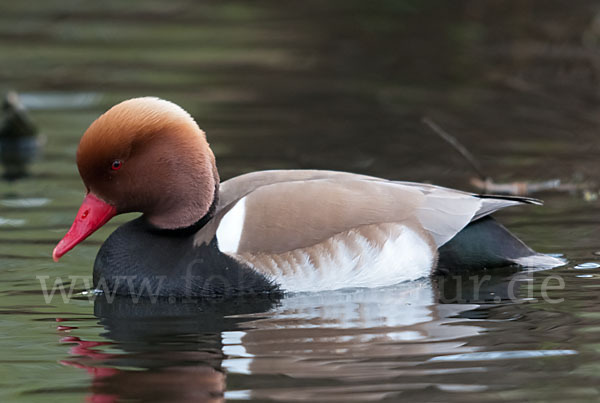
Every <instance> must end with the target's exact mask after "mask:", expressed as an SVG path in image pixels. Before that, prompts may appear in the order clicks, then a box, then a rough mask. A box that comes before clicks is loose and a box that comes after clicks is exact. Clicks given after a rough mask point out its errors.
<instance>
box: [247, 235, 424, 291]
mask: <svg viewBox="0 0 600 403" xmlns="http://www.w3.org/2000/svg"><path fill="white" fill-rule="evenodd" d="M389 235H390V236H389V238H388V239H387V240H386V241H385V242H384V243H383V244H381V245H378V244H376V243H374V242H373V241H372V240H370V239H368V238H366V237H364V236H363V235H361V234H360V232H358V231H351V232H349V233H344V234H338V235H336V236H334V237H332V238H331V239H329V240H327V241H325V242H324V243H323V244H321V245H315V246H313V247H310V248H307V249H312V250H307V249H297V250H295V251H292V252H290V254H287V255H275V256H273V258H271V259H270V261H269V262H268V263H267V264H266V266H267V267H259V266H258V265H256V266H255V265H253V262H252V261H253V260H254V259H253V258H252V257H251V256H247V255H245V256H244V257H243V258H242V260H244V261H246V263H248V264H250V265H251V266H253V267H254V268H255V269H256V270H257V271H259V272H261V273H265V274H266V275H267V277H269V278H270V279H271V280H273V281H274V282H275V283H276V284H279V285H280V287H281V288H282V289H283V290H285V291H289V292H304V291H309V292H314V291H325V290H337V289H341V288H349V287H381V286H387V285H392V284H398V283H401V282H403V281H409V280H416V279H419V278H422V277H426V276H429V275H430V274H431V269H432V265H433V261H434V252H432V250H431V247H430V246H429V244H427V242H425V240H424V239H423V238H421V237H420V236H419V235H418V234H417V233H416V232H414V231H413V230H411V229H410V228H408V227H405V226H401V225H400V224H397V227H396V228H395V230H394V231H390V233H389ZM314 248H316V249H318V251H316V250H315V249H314ZM315 252H317V253H319V259H318V265H316V264H315V262H314V261H313V259H311V253H312V254H313V256H314V253H315ZM258 261H259V260H257V263H258ZM261 261H262V262H264V261H265V260H264V259H261ZM263 264H264V263H263Z"/></svg>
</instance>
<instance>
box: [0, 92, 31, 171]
mask: <svg viewBox="0 0 600 403" xmlns="http://www.w3.org/2000/svg"><path fill="white" fill-rule="evenodd" d="M2 112H3V119H2V121H1V123H0V162H2V165H3V166H4V178H6V179H8V180H15V179H19V178H22V177H24V176H27V174H28V170H27V166H28V165H29V163H30V162H31V161H32V160H33V159H34V158H35V157H36V156H37V154H38V151H39V146H40V143H39V141H38V137H37V133H38V130H37V128H36V127H35V125H34V124H33V122H32V121H31V119H30V118H29V116H28V114H27V111H26V109H25V107H24V106H23V105H22V104H21V103H20V101H19V96H18V95H17V93H16V92H12V91H11V92H8V93H7V94H6V96H5V97H4V101H3V103H2Z"/></svg>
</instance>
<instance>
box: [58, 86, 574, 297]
mask: <svg viewBox="0 0 600 403" xmlns="http://www.w3.org/2000/svg"><path fill="white" fill-rule="evenodd" d="M77 166H78V168H79V173H80V175H81V178H82V179H83V182H84V184H85V186H86V189H87V195H86V196H85V199H84V200H83V204H82V206H81V208H80V209H79V212H78V213H77V216H76V217H75V220H74V222H73V225H72V226H71V229H70V230H69V231H68V232H67V234H66V235H65V236H64V238H63V239H62V240H61V241H60V242H59V243H58V245H57V246H56V248H55V249H54V253H53V258H54V260H58V259H59V258H60V257H61V256H63V255H64V254H65V253H67V252H68V251H69V250H70V249H71V248H73V247H74V246H75V245H77V244H78V243H80V242H81V241H83V240H84V239H85V238H87V237H88V236H89V235H90V234H92V233H93V232H94V231H96V230H97V229H98V228H99V227H101V226H102V225H104V224H105V223H106V222H107V221H108V220H110V219H111V217H113V216H114V215H116V214H120V213H127V212H141V213H143V215H142V216H141V217H140V218H137V219H135V220H133V221H130V222H128V223H126V224H124V225H122V226H120V227H119V228H118V229H117V230H116V231H115V232H114V233H113V234H112V235H111V236H110V237H109V238H108V239H107V240H106V242H105V243H104V244H103V245H102V247H101V249H100V251H99V252H98V255H97V257H96V261H95V264H94V286H95V287H96V288H102V289H104V291H105V292H110V293H116V294H136V295H149V296H152V295H161V296H162V295H164V296H209V295H216V294H228V295H231V294H236V293H262V292H279V291H281V290H283V291H319V290H333V289H339V288H344V287H376V286H385V285H390V284H395V283H399V282H402V281H407V280H415V279H418V278H421V277H424V276H429V275H431V274H432V273H434V272H435V271H436V269H438V270H446V271H453V270H464V269H471V268H480V267H481V268H482V267H494V266H506V265H510V264H517V265H521V266H538V267H540V266H541V267H552V266H556V265H560V264H562V263H563V262H562V260H559V259H557V258H554V257H550V256H547V255H543V254H538V253H536V252H534V251H533V250H531V249H530V248H528V247H527V246H526V245H525V244H524V243H522V242H521V241H520V240H519V239H518V238H516V237H515V236H514V235H512V234H511V233H510V232H508V231H507V230H506V229H505V228H504V227H502V226H501V225H500V224H498V223H496V222H495V221H494V220H493V219H491V218H489V217H488V216H489V214H491V213H493V212H495V211H497V210H499V209H502V208H504V207H508V206H513V205H519V204H523V203H530V204H531V203H533V204H538V201H536V200H534V199H528V198H517V197H501V196H485V195H476V194H471V193H466V192H462V191H458V190H453V189H448V188H443V187H439V186H433V185H428V184H420V183H411V182H397V181H389V180H385V179H380V178H375V177H370V176H364V175H357V174H351V173H345V172H333V171H318V170H279V171H262V172H253V173H249V174H245V175H241V176H238V177H235V178H233V179H230V180H228V181H225V182H222V183H221V182H220V181H219V174H218V172H217V167H216V165H215V157H214V155H213V153H212V151H211V150H210V148H209V145H208V143H207V141H206V137H205V135H204V132H203V131H202V130H200V128H199V127H198V125H197V124H196V122H195V121H194V119H193V118H192V117H191V116H190V115H189V114H188V113H187V112H186V111H184V110H183V109H182V108H180V107H179V106H177V105H175V104H173V103H171V102H168V101H165V100H161V99H158V98H149V97H148V98H136V99H130V100H127V101H124V102H122V103H120V104H118V105H116V106H114V107H112V108H111V109H110V110H108V111H107V112H106V113H104V114H103V115H102V116H100V117H99V118H98V119H97V120H96V121H95V122H93V123H92V125H91V126H90V127H89V128H88V129H87V131H86V132H85V134H84V135H83V137H82V139H81V142H80V143H79V148H78V150H77Z"/></svg>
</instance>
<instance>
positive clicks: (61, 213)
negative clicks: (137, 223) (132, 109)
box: [0, 0, 600, 402]
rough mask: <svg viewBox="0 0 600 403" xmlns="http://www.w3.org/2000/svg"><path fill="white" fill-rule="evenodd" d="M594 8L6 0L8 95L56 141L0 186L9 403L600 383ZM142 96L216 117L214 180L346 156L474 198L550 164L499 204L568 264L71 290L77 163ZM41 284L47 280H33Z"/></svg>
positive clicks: (552, 388)
mask: <svg viewBox="0 0 600 403" xmlns="http://www.w3.org/2000/svg"><path fill="white" fill-rule="evenodd" d="M599 12H600V8H599V7H598V5H597V4H596V3H595V2H592V1H579V2H577V3H572V4H571V3H565V2H555V1H544V2H542V1H504V2H485V3H483V2H479V1H466V0H463V1H434V0H431V1H385V0H381V1H376V2H364V1H359V0H356V1H355V0H350V1H348V0H345V1H328V2H320V1H303V2H295V3H289V2H288V3H286V4H283V3H281V2H277V1H272V0H262V1H257V2H252V3H247V2H241V1H239V2H237V1H225V2H224V1H220V2H203V3H201V4H200V3H198V2H192V1H185V0H175V1H170V2H159V1H153V2H144V3H143V4H142V2H137V1H135V2H125V3H124V2H121V1H116V0H108V1H103V2H100V3H82V2H63V1H58V0H56V1H29V2H3V3H2V4H1V5H0V60H1V61H2V63H0V90H8V89H16V90H18V91H19V92H21V93H22V95H23V98H22V99H23V102H24V103H25V104H26V105H28V106H29V107H30V110H31V115H32V118H33V119H34V120H35V122H36V123H37V124H38V126H39V127H40V128H41V130H42V132H43V133H44V135H45V136H46V137H47V145H46V148H45V151H44V155H43V157H42V158H40V159H39V160H38V161H37V162H36V163H35V164H34V165H33V166H32V167H31V176H30V177H29V178H26V179H23V180H20V181H15V182H10V183H9V182H2V183H0V281H1V283H2V286H1V288H0V293H1V299H0V305H1V307H0V313H1V315H2V316H1V320H0V327H1V328H2V329H1V332H0V334H1V339H0V346H1V348H2V352H3V354H2V361H3V362H2V366H1V367H0V371H2V377H1V379H2V381H1V391H0V399H1V400H2V401H23V402H32V401H44V402H48V401H61V402H62V401H86V400H87V401H121V400H132V401H169V402H172V401H220V400H222V399H224V398H226V399H228V400H236V399H240V400H245V399H257V400H279V401H293V400H305V401H325V400H332V401H352V400H361V401H362V400H385V399H389V400H397V399H400V398H401V399H406V400H407V401H428V402H429V401H457V402H458V401H460V402H465V401H467V402H468V401H473V402H482V401H515V402H518V401H524V400H532V401H551V400H555V401H595V400H598V396H599V394H600V391H599V388H598V386H597V384H598V374H599V373H600V371H599V370H600V367H599V366H598V358H599V353H600V344H599V342H598V340H599V339H598V335H599V332H600V314H599V308H600V298H599V295H600V294H599V293H598V292H599V291H600V269H598V264H600V257H599V256H598V252H599V251H600V247H599V245H598V240H599V239H600V226H599V225H598V224H600V223H599V219H598V217H599V216H600V215H599V214H600V209H599V204H598V203H599V202H598V200H597V199H598V190H597V186H596V183H597V181H598V169H597V167H598V158H599V157H600V141H599V138H598V130H599V128H600V113H599V112H600V99H599V97H598V88H599V85H598V77H599V76H600V74H599V73H600V71H599V70H598V50H599V46H600V28H599V27H598V19H599V18H600V17H599V15H600V14H599ZM141 95H155V96H161V97H164V98H168V99H170V100H172V101H174V102H177V103H179V104H180V105H182V106H183V107H184V108H186V109H187V110H188V111H189V112H190V113H192V115H193V116H194V117H195V118H196V120H197V121H198V123H199V124H200V126H201V127H202V128H203V129H204V130H205V131H206V132H207V133H208V137H209V141H210V143H211V146H212V147H213V149H214V151H215V154H216V156H217V160H218V164H219V167H220V172H221V176H222V178H224V179H227V178H229V177H232V176H234V175H237V174H241V173H244V172H249V171H253V170H258V169H274V168H319V169H338V170H346V171H353V172H358V173H364V174H371V175H377V176H382V177H386V178H392V179H401V180H414V181H423V182H432V183H436V184H440V185H445V186H451V187H457V188H461V189H465V190H476V189H474V188H473V187H472V184H471V179H472V178H474V177H475V176H476V174H475V173H474V172H473V170H472V169H471V168H470V167H469V165H468V164H467V163H466V162H465V160H464V159H463V158H462V157H461V156H460V155H459V154H458V153H456V152H455V150H453V149H452V148H450V147H449V146H448V145H447V144H446V143H444V142H443V141H441V140H440V139H439V137H437V136H436V135H434V134H433V133H432V132H431V131H429V130H428V129H427V128H426V127H425V126H424V125H423V124H422V123H421V119H422V118H423V117H424V116H428V117H430V118H431V119H434V120H435V121H436V122H437V123H438V124H440V125H441V126H443V127H444V128H445V129H446V130H447V131H449V132H451V133H453V134H454V135H455V136H456V137H457V138H459V139H460V141H461V142H462V143H463V144H464V145H465V146H466V147H467V148H468V149H469V150H471V152H472V153H473V154H474V155H475V156H476V158H477V159H478V160H479V162H480V163H481V165H482V167H483V169H484V170H485V173H486V174H487V175H489V176H491V177H492V178H493V179H494V181H496V182H499V183H500V182H501V183H512V182H515V181H519V182H541V181H548V180H560V182H561V183H562V184H566V185H568V186H565V187H566V188H570V189H572V190H571V191H562V190H558V189H557V190H554V191H546V192H544V193H538V194H535V195H534V196H535V197H539V198H543V199H544V200H545V202H546V205H545V206H544V207H529V206H528V207H522V208H514V209H510V210H509V211H506V212H503V213H501V214H499V215H498V219H499V220H500V221H501V222H502V223H504V224H505V225H506V226H507V227H509V228H510V229H511V230H513V231H514V232H515V233H516V234H518V235H519V236H520V237H521V238H522V239H523V240H524V241H525V242H527V243H528V244H529V245H531V246H532V247H533V248H535V249H536V250H539V251H541V252H548V253H561V254H563V255H564V257H565V258H567V259H568V262H569V263H568V264H567V265H565V266H564V267H561V268H557V269H554V270H550V271H536V272H530V273H523V272H519V271H518V270H516V269H514V268H506V269H501V270H496V271H489V272H485V273H465V274H463V275H461V276H457V277H441V278H433V279H423V280H420V281H417V282H414V283H405V284H399V285H396V286H393V287H386V288H381V289H368V290H367V289H351V290H340V291H336V292H328V293H318V294H296V295H288V296H286V297H285V298H283V299H281V300H275V299H268V298H267V299H258V300H256V299H252V300H236V301H206V302H204V303H197V304H196V303H194V304H192V303H187V304H172V303H168V301H167V302H166V303H162V304H148V303H144V302H143V301H140V302H138V303H133V302H132V301H130V300H127V299H118V300H117V301H115V302H114V303H112V304H107V303H106V302H105V301H103V300H102V299H98V300H96V301H95V303H94V302H90V300H89V299H88V296H86V295H80V296H79V297H77V298H74V299H71V300H68V301H63V299H62V297H61V295H60V292H59V293H58V294H56V295H55V296H54V298H52V299H51V302H49V303H46V299H45V297H44V293H43V290H42V288H41V285H40V279H41V280H42V282H43V283H44V284H47V285H48V287H51V286H52V284H53V283H54V281H55V279H57V278H61V279H63V280H65V281H67V282H68V284H72V285H73V289H74V290H75V291H77V292H79V291H82V290H84V289H85V288H86V281H88V282H89V279H90V275H91V270H92V264H93V259H94V256H95V254H96V251H97V249H98V247H99V245H100V244H101V243H102V241H103V240H104V239H105V238H106V236H107V235H108V234H109V233H110V232H111V231H113V230H114V229H115V228H116V226H117V225H118V224H119V223H122V222H124V221H126V220H128V219H130V218H131V217H132V216H129V217H120V218H119V219H116V220H113V221H111V223H109V224H108V225H107V226H106V228H104V229H102V230H101V231H99V232H98V233H97V234H95V235H93V236H92V237H91V238H90V239H89V240H87V241H86V242H85V243H84V244H82V245H80V246H78V247H77V248H75V249H74V250H73V251H71V252H70V253H69V254H68V255H67V256H66V257H65V258H63V259H62V260H61V261H60V262H59V263H53V262H52V260H51V251H52V248H53V247H54V245H55V243H56V242H57V241H58V240H59V239H60V238H61V237H62V235H63V234H64V232H65V231H66V229H67V227H68V226H69V225H70V222H71V220H72V218H73V216H74V214H75V212H76V210H77V208H78V206H79V203H80V201H81V199H82V197H83V187H82V185H81V183H80V180H79V177H78V174H77V170H76V166H75V163H74V156H75V150H76V147H77V142H78V139H79V137H80V136H81V134H82V133H83V131H84V130H85V128H86V127H87V126H88V125H89V124H90V123H91V122H92V121H93V120H94V119H95V118H96V117H97V116H98V115H99V114H100V113H102V112H103V111H104V110H106V108H108V107H110V106H111V105H112V104H114V103H116V102H118V101H120V100H123V99H126V98H129V97H133V96H141ZM40 276H42V277H40Z"/></svg>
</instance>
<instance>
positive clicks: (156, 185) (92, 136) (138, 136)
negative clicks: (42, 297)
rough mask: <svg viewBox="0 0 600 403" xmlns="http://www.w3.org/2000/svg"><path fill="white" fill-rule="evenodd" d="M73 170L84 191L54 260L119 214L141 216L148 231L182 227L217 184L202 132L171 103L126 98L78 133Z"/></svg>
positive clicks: (205, 206) (208, 201)
mask: <svg viewBox="0 0 600 403" xmlns="http://www.w3.org/2000/svg"><path fill="white" fill-rule="evenodd" d="M77 167H78V169H79V174H80V175H81V179H82V180H83V183H84V184H85V187H86V191H87V194H86V196H85V199H84V200H83V203H82V205H81V207H80V208H79V212H78V213H77V216H76V217H75V220H74V222H73V225H72V226H71V229H69V231H68V232H67V234H66V235H65V236H64V238H63V239H62V240H61V241H60V242H59V243H58V245H57V246H56V248H55V249H54V252H53V254H52V257H53V258H54V260H55V261H57V260H58V259H59V258H60V257H61V256H62V255H64V254H65V253H67V252H68V251H69V250H71V249H72V248H73V247H75V246H76V245H77V244H78V243H79V242H81V241H83V240H84V239H85V238H87V237H88V236H89V235H90V234H92V233H93V232H94V231H96V230H97V229H98V228H100V227H101V226H102V225H104V224H105V223H106V222H107V221H108V220H110V219H111V218H112V217H113V216H115V215H116V214H120V213H129V212H141V213H144V216H145V217H146V219H147V220H148V221H149V222H150V223H151V224H152V225H154V226H156V227H159V228H164V229H174V228H181V227H187V226H189V225H192V224H194V223H195V222H197V221H198V220H200V219H201V218H202V217H204V215H206V214H207V212H208V211H209V209H210V207H211V205H212V203H213V201H214V198H215V193H216V190H217V188H218V185H219V176H218V173H217V169H216V166H215V158H214V155H213V153H212V151H211V150H210V148H209V146H208V143H207V141H206V137H205V135H204V132H203V131H202V130H200V128H199V127H198V125H197V124H196V122H195V121H194V119H193V118H192V117H191V116H190V115H189V114H188V113H187V112H186V111H184V110H183V109H182V108H180V107H179V106H177V105H175V104H173V103H171V102H169V101H165V100H162V99H158V98H149V97H148V98H134V99H130V100H127V101H124V102H121V103H120V104H117V105H115V106H113V107H112V108H111V109H109V110H108V111H107V112H106V113H104V114H103V115H102V116H100V117H99V118H98V119H96V121H95V122H94V123H92V125H91V126H90V127H89V128H88V129H87V131H86V132H85V133H84V135H83V137H82V138H81V141H80V143H79V147H78V149H77Z"/></svg>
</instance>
